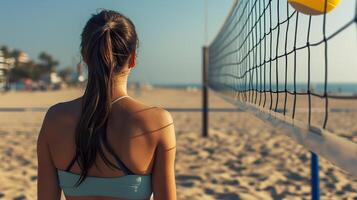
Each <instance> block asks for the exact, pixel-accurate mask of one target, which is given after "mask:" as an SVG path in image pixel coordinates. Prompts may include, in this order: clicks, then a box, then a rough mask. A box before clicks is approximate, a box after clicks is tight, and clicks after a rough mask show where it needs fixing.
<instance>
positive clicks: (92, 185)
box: [57, 170, 152, 199]
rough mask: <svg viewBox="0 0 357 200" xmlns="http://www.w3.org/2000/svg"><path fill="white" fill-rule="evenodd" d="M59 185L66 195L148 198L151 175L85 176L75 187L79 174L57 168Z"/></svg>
mask: <svg viewBox="0 0 357 200" xmlns="http://www.w3.org/2000/svg"><path fill="white" fill-rule="evenodd" d="M57 173H58V177H59V181H60V186H61V188H62V190H63V192H64V194H65V195H66V196H104V197H117V198H124V199H149V198H150V196H151V193H152V191H151V175H146V176H143V175H124V176H120V177H112V178H104V177H91V176H89V177H87V178H86V179H85V180H84V181H83V182H82V183H81V184H80V185H79V186H78V187H75V186H74V185H75V184H76V182H77V180H78V179H79V177H80V175H79V174H74V173H71V172H67V171H62V170H58V171H57Z"/></svg>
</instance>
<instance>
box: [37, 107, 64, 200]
mask: <svg viewBox="0 0 357 200" xmlns="http://www.w3.org/2000/svg"><path fill="white" fill-rule="evenodd" d="M54 110H55V109H54V108H53V107H51V108H50V109H49V110H48V111H47V113H46V116H45V118H44V120H43V123H42V127H41V130H40V133H39V136H38V140H37V159H38V170H37V175H38V180H37V197H38V200H48V199H51V200H60V199H61V189H60V187H59V183H58V177H57V169H56V167H55V166H54V164H53V161H52V158H51V153H50V149H49V146H48V137H49V136H50V134H51V131H54V130H55V127H54V123H53V122H54V119H53V118H54V115H55V111H54Z"/></svg>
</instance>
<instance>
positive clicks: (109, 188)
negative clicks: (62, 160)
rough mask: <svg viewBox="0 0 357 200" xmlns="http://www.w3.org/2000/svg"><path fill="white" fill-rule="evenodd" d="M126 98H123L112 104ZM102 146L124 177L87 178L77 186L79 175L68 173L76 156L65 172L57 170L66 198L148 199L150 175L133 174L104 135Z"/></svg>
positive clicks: (150, 190)
mask: <svg viewBox="0 0 357 200" xmlns="http://www.w3.org/2000/svg"><path fill="white" fill-rule="evenodd" d="M124 97H128V96H123V97H120V98H118V99H116V100H115V101H113V102H112V103H114V102H116V101H118V100H120V99H122V98H124ZM102 141H103V144H104V146H105V147H106V149H107V150H108V152H109V153H110V154H111V155H112V156H113V157H114V158H115V159H116V161H117V164H118V166H119V168H120V170H122V171H123V172H124V173H125V175H123V176H119V177H94V176H87V177H86V179H85V180H84V181H83V182H82V183H81V184H80V185H79V186H76V185H75V184H76V183H77V181H78V180H79V178H80V175H79V174H75V173H72V172H70V170H71V168H72V166H73V165H74V163H75V162H76V160H77V154H76V155H75V156H74V158H73V159H72V161H71V162H70V163H69V165H68V167H67V168H66V170H59V169H58V170H57V174H58V178H59V184H60V187H61V188H62V190H63V192H64V194H65V195H66V196H103V197H117V198H124V199H149V198H150V196H151V194H152V189H151V174H148V175H137V174H134V173H133V172H132V171H131V170H130V169H129V168H128V167H127V166H126V165H125V164H124V163H123V162H122V161H121V160H120V159H119V157H118V156H117V155H116V154H115V153H114V150H113V149H112V148H111V147H110V145H108V141H107V138H106V135H105V134H103V138H102Z"/></svg>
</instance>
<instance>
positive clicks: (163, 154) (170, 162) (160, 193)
mask: <svg viewBox="0 0 357 200" xmlns="http://www.w3.org/2000/svg"><path fill="white" fill-rule="evenodd" d="M163 115H164V118H165V119H164V121H165V123H164V124H166V127H165V128H164V129H162V130H161V131H160V132H159V133H158V134H159V135H160V136H159V138H158V143H157V147H156V151H155V160H154V166H153V170H152V176H153V177H152V183H153V193H154V199H155V200H174V199H176V181H175V156H176V138H175V130H174V126H173V122H172V117H171V115H170V113H169V112H167V111H163ZM164 126H165V125H164Z"/></svg>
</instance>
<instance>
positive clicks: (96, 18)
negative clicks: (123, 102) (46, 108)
mask: <svg viewBox="0 0 357 200" xmlns="http://www.w3.org/2000/svg"><path fill="white" fill-rule="evenodd" d="M136 41H137V38H136V33H135V27H134V25H133V24H132V22H131V21H130V20H129V19H127V18H126V17H124V16H123V15H121V14H119V13H117V12H114V11H102V12H100V13H99V14H97V15H93V16H92V18H91V19H90V20H89V21H88V22H87V24H86V26H85V28H84V30H83V33H82V43H81V54H82V57H83V59H84V61H85V62H86V63H87V66H88V83H87V86H86V89H85V92H84V95H83V98H82V109H81V116H80V119H79V122H78V124H77V126H76V132H75V144H76V155H75V158H74V159H75V160H76V161H77V162H78V164H79V167H80V169H81V176H80V178H79V180H78V181H77V183H76V185H77V186H78V185H79V184H81V183H82V182H83V181H84V180H85V179H86V177H87V175H88V171H89V169H90V168H91V167H92V166H93V165H95V164H96V163H95V161H96V157H97V154H99V155H100V157H101V158H102V159H103V161H104V163H105V164H106V165H107V166H109V167H111V168H116V169H119V168H118V167H117V166H116V165H115V164H114V163H112V162H111V161H110V160H109V159H108V158H107V157H106V156H105V154H104V151H103V146H104V147H107V148H109V149H110V150H112V149H111V147H110V146H109V144H108V142H107V141H106V127H107V122H108V117H109V114H110V110H111V99H112V95H113V94H112V92H113V90H112V88H113V76H114V73H115V72H116V71H119V70H120V68H121V66H123V65H124V64H125V62H126V61H127V59H128V57H129V55H130V53H132V52H133V51H135V48H136ZM133 43H135V44H133ZM134 45H135V47H134V48H133V46H134ZM128 47H129V48H128Z"/></svg>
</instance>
